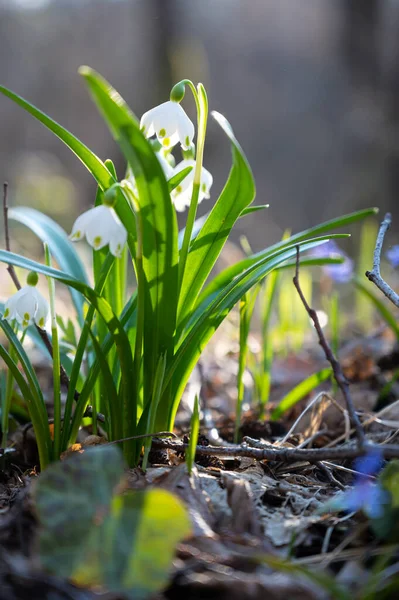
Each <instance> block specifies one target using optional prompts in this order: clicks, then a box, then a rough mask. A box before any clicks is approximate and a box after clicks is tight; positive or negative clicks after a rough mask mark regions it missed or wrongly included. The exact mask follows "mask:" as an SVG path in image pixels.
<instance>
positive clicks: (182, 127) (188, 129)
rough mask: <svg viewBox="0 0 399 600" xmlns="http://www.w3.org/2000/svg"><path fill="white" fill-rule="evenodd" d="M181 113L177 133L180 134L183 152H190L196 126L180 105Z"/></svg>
mask: <svg viewBox="0 0 399 600" xmlns="http://www.w3.org/2000/svg"><path fill="white" fill-rule="evenodd" d="M178 106H179V108H180V110H181V112H179V118H178V123H177V132H178V134H179V141H180V144H181V147H182V148H183V150H189V148H190V146H191V144H192V143H193V137H194V133H195V130H194V125H193V123H192V121H191V120H190V119H189V118H188V116H187V115H186V113H185V112H184V110H183V109H182V107H181V106H180V104H178Z"/></svg>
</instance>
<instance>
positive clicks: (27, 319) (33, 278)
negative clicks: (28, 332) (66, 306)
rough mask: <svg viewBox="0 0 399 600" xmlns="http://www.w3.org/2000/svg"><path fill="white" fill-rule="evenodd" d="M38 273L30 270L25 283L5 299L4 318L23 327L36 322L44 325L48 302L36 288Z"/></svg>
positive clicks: (41, 325) (47, 312) (40, 325)
mask: <svg viewBox="0 0 399 600" xmlns="http://www.w3.org/2000/svg"><path fill="white" fill-rule="evenodd" d="M38 279H39V278H38V275H37V273H36V272H35V271H31V272H30V273H29V275H28V277H27V285H25V286H24V287H22V288H21V289H20V290H18V292H16V293H15V294H14V295H13V296H11V298H9V299H8V300H7V302H6V303H5V307H4V315H3V317H4V319H6V320H7V321H9V322H10V323H11V322H12V321H17V323H19V325H21V326H22V327H23V328H24V329H25V328H26V327H28V325H32V324H33V323H36V325H38V326H39V327H41V328H42V329H43V328H44V327H45V325H46V321H47V318H48V314H49V305H48V302H47V300H46V299H45V298H43V296H42V295H41V293H40V292H39V291H38V290H37V289H36V287H35V286H36V284H37V282H38Z"/></svg>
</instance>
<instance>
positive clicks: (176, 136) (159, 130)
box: [140, 100, 195, 149]
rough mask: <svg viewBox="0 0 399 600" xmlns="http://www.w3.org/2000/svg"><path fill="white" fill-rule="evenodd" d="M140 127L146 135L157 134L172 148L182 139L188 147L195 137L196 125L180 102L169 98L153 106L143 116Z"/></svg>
mask: <svg viewBox="0 0 399 600" xmlns="http://www.w3.org/2000/svg"><path fill="white" fill-rule="evenodd" d="M140 127H141V128H142V129H143V131H144V134H145V136H146V137H151V136H152V135H154V133H155V134H156V136H157V138H158V140H159V141H160V143H161V144H162V145H163V146H164V147H165V148H172V147H173V146H175V145H176V144H177V142H178V141H180V144H181V145H182V147H183V148H184V149H188V148H189V147H190V145H191V143H192V140H193V137H194V132H195V130H194V125H193V123H192V122H191V120H190V119H189V118H188V116H187V115H186V113H185V111H184V109H183V108H182V107H181V106H180V104H179V103H178V102H173V101H172V100H168V101H167V102H163V103H162V104H160V105H159V106H156V107H155V108H152V109H151V110H149V111H147V112H146V113H144V115H143V116H142V117H141V121H140Z"/></svg>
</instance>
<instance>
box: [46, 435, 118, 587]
mask: <svg viewBox="0 0 399 600" xmlns="http://www.w3.org/2000/svg"><path fill="white" fill-rule="evenodd" d="M123 468H124V463H123V459H122V456H121V453H120V451H119V450H118V448H117V447H116V446H99V447H97V448H93V449H92V450H87V451H86V452H84V454H79V453H76V454H75V455H73V456H71V458H69V459H68V460H65V461H64V462H57V463H54V464H52V465H51V466H49V467H48V468H47V469H46V470H45V471H44V472H43V473H42V474H41V475H40V478H39V479H38V481H37V484H36V490H35V499H36V505H37V511H38V515H39V520H40V524H41V531H40V537H39V552H40V560H41V562H42V565H43V566H44V567H45V568H46V569H48V570H49V571H51V572H53V573H56V574H57V575H58V576H59V577H70V576H71V575H72V573H73V572H74V571H75V569H77V568H78V565H79V564H80V563H81V561H82V560H83V559H84V558H85V554H86V548H85V540H87V537H88V535H89V533H90V531H91V528H92V527H93V523H94V521H95V520H96V518H97V517H98V516H99V515H100V514H101V511H103V510H108V507H109V504H110V502H111V498H112V494H113V491H114V488H115V487H116V486H117V485H118V483H119V482H120V480H121V478H122V476H123Z"/></svg>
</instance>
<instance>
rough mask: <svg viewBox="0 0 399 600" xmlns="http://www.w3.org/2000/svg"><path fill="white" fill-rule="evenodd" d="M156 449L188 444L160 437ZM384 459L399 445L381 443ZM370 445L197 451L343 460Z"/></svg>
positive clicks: (395, 454)
mask: <svg viewBox="0 0 399 600" xmlns="http://www.w3.org/2000/svg"><path fill="white" fill-rule="evenodd" d="M152 446H153V448H166V449H169V450H174V451H176V452H184V451H185V450H187V448H188V444H183V443H182V442H176V441H174V440H160V439H157V438H154V439H153V441H152ZM378 448H379V449H380V450H381V453H382V455H383V456H384V458H386V459H388V458H399V445H390V444H385V445H381V446H378ZM367 450H368V448H367V447H359V446H356V447H355V446H345V447H341V448H310V449H307V448H281V447H274V446H272V445H270V446H268V447H267V448H249V447H247V446H228V447H219V446H197V448H196V451H195V452H196V454H198V455H201V456H215V457H217V458H221V459H225V460H229V459H233V458H240V457H243V456H246V457H248V458H254V459H256V460H268V461H272V462H293V461H301V460H306V461H308V462H310V463H315V462H319V461H321V460H330V459H331V460H344V459H354V458H358V457H359V456H362V455H363V454H366V452H367Z"/></svg>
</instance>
